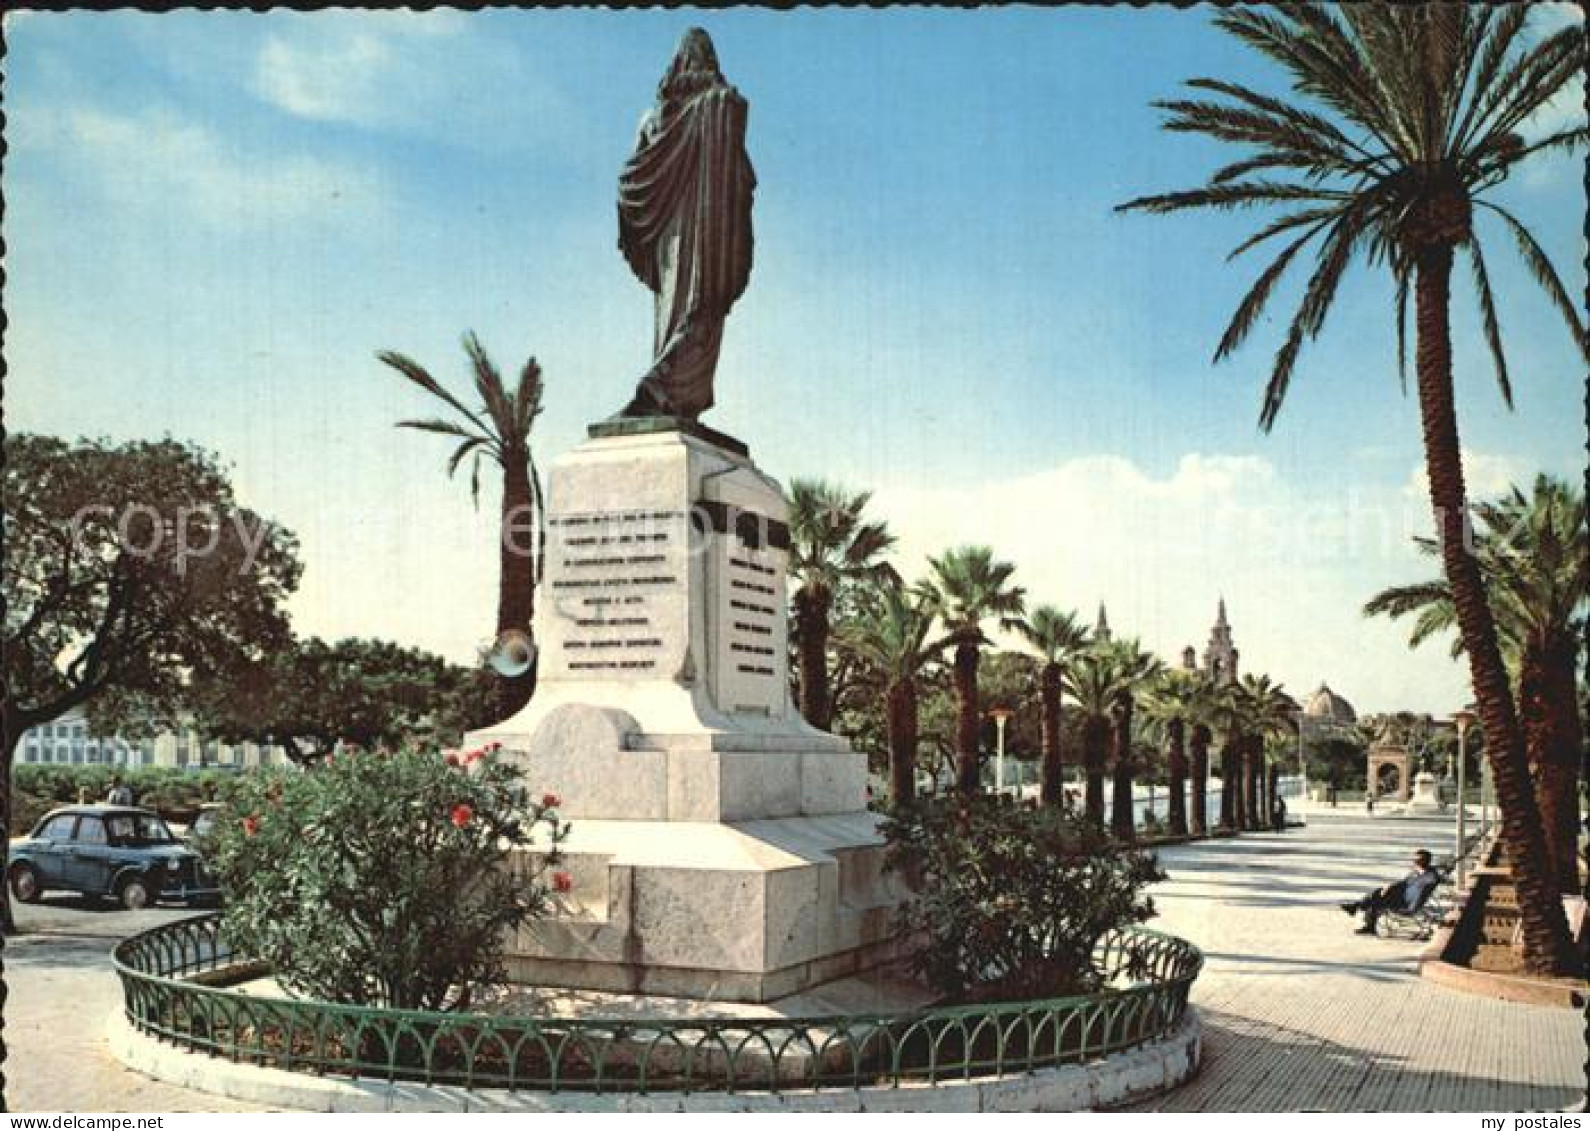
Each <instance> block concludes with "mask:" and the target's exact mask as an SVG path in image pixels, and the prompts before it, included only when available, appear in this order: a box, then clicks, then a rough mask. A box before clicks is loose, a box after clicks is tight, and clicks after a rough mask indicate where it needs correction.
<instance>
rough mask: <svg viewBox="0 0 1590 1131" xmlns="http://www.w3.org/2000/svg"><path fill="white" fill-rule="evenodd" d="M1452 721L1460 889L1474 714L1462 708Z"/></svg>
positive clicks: (1463, 868)
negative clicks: (1466, 772) (1454, 726)
mask: <svg viewBox="0 0 1590 1131" xmlns="http://www.w3.org/2000/svg"><path fill="white" fill-rule="evenodd" d="M1452 721H1453V722H1454V723H1456V724H1457V732H1458V755H1457V856H1456V860H1457V882H1458V887H1459V888H1462V886H1463V873H1464V872H1465V871H1466V869H1465V867H1464V847H1465V843H1464V842H1465V840H1466V837H1465V836H1464V834H1465V833H1466V832H1467V831H1468V830H1467V829H1466V828H1465V824H1466V820H1465V819H1466V818H1467V816H1468V806H1466V805H1464V804H1463V775H1464V769H1465V763H1467V761H1468V743H1467V738H1468V733H1469V725H1470V724H1471V723H1473V722H1474V712H1473V711H1470V710H1468V709H1467V708H1464V709H1463V710H1461V711H1458V712H1457V713H1455V714H1454V715H1453V716H1452Z"/></svg>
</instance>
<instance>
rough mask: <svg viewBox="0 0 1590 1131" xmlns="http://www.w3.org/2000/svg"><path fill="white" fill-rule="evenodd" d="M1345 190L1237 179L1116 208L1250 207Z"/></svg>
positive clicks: (1328, 196) (1340, 196) (1338, 197)
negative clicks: (1233, 182) (1236, 180)
mask: <svg viewBox="0 0 1590 1131" xmlns="http://www.w3.org/2000/svg"><path fill="white" fill-rule="evenodd" d="M1347 199H1348V194H1346V193H1344V192H1339V191H1336V190H1334V189H1324V188H1316V187H1312V186H1309V185H1295V184H1288V183H1286V182H1284V181H1268V180H1261V181H1239V182H1237V183H1235V184H1224V185H1208V186H1206V187H1204V188H1201V189H1189V190H1187V191H1185V192H1167V193H1160V194H1159V195H1156V196H1140V197H1138V198H1137V199H1136V200H1129V201H1127V202H1126V203H1125V204H1117V205H1116V206H1115V211H1117V212H1154V213H1164V212H1176V211H1179V210H1181V209H1183V208H1251V207H1255V206H1258V205H1264V204H1273V203H1275V202H1276V201H1285V200H1314V201H1318V200H1330V201H1344V200H1347Z"/></svg>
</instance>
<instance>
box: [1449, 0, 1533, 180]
mask: <svg viewBox="0 0 1590 1131" xmlns="http://www.w3.org/2000/svg"><path fill="white" fill-rule="evenodd" d="M1528 19H1529V5H1528V4H1509V5H1505V6H1503V8H1502V14H1501V16H1500V17H1499V18H1498V19H1497V21H1496V27H1495V29H1494V30H1493V31H1492V32H1491V35H1490V38H1489V39H1487V40H1486V41H1485V47H1484V50H1483V51H1481V52H1480V53H1479V66H1478V67H1477V68H1476V69H1475V71H1474V84H1473V86H1472V88H1471V92H1470V95H1469V101H1468V108H1467V109H1466V110H1465V111H1464V114H1463V117H1462V118H1461V119H1460V120H1459V122H1458V124H1457V127H1456V128H1455V129H1453V131H1452V136H1451V138H1450V139H1449V141H1448V143H1447V156H1448V157H1452V156H1455V155H1456V154H1457V153H1459V152H1460V151H1461V150H1462V148H1463V147H1464V146H1465V145H1466V144H1467V141H1468V134H1469V130H1470V129H1471V128H1472V127H1473V125H1474V119H1475V116H1476V115H1477V114H1478V113H1479V112H1480V110H1481V109H1482V108H1483V107H1484V105H1485V104H1486V101H1487V98H1488V96H1489V93H1490V91H1491V89H1492V87H1493V85H1494V84H1495V82H1496V76H1497V74H1498V73H1499V72H1500V71H1501V67H1502V64H1503V62H1505V61H1506V59H1507V53H1508V51H1509V50H1511V49H1512V46H1513V43H1514V42H1515V41H1516V40H1517V38H1518V34H1519V32H1521V31H1523V30H1524V23H1525V21H1527V20H1528Z"/></svg>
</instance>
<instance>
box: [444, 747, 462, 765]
mask: <svg viewBox="0 0 1590 1131" xmlns="http://www.w3.org/2000/svg"><path fill="white" fill-rule="evenodd" d="M442 761H444V762H446V763H447V764H448V765H449V766H457V765H460V764H461V763H460V762H459V760H458V751H456V750H449V751H448V752H447V753H446V754H444V755H442Z"/></svg>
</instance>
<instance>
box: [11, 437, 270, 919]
mask: <svg viewBox="0 0 1590 1131" xmlns="http://www.w3.org/2000/svg"><path fill="white" fill-rule="evenodd" d="M4 484H5V497H6V509H5V542H6V552H5V560H4V573H3V577H4V584H3V589H4V596H5V604H6V613H5V636H4V647H3V653H4V665H5V680H6V697H5V700H4V712H3V714H4V740H3V742H0V756H3V757H4V760H5V761H4V767H3V772H0V784H3V785H4V788H5V797H4V802H3V804H0V817H3V819H4V821H5V829H4V830H3V831H0V842H3V841H4V840H5V839H6V838H7V837H8V836H9V832H10V808H11V784H10V783H11V767H12V762H13V758H14V755H15V752H16V748H17V744H18V742H20V741H21V738H22V735H23V733H24V732H26V731H27V730H29V729H31V728H32V727H35V726H40V725H42V724H44V723H47V722H50V721H51V720H53V719H56V718H59V717H60V716H61V715H63V714H65V713H66V712H67V711H69V710H71V709H73V708H76V707H84V706H87V707H89V708H90V709H92V707H93V705H94V703H95V701H96V700H97V699H98V698H100V697H102V696H110V695H118V696H120V697H121V698H122V700H123V701H124V702H136V703H138V704H139V705H140V708H141V710H142V712H143V713H146V714H157V713H160V714H177V713H180V712H181V711H182V710H184V709H185V708H186V707H187V706H188V705H189V704H190V703H191V702H192V700H193V697H194V695H195V693H196V691H198V690H201V689H203V688H206V687H207V686H209V685H210V684H211V682H212V680H213V673H216V672H225V671H228V670H231V669H232V668H233V667H235V666H236V665H237V664H239V663H240V662H243V661H246V660H248V659H252V658H257V657H259V656H262V655H266V654H268V653H269V652H270V651H271V650H273V649H275V648H277V647H280V646H281V644H282V643H283V642H285V640H286V639H287V634H288V627H287V616H286V613H285V611H284V608H283V605H284V603H285V601H286V598H287V596H288V595H289V594H290V593H291V592H292V591H293V589H294V588H295V587H296V586H297V584H298V577H299V572H300V566H299V563H298V558H297V544H296V542H295V541H294V539H293V537H292V535H291V534H289V533H288V532H287V531H285V530H283V529H281V528H280V527H278V526H275V525H274V524H272V523H271V522H269V521H268V520H266V519H264V518H261V517H260V516H259V515H257V514H255V513H254V512H253V511H250V510H249V509H247V508H246V507H244V506H243V505H242V504H240V503H239V502H238V501H237V499H236V498H235V496H234V495H233V492H232V485H231V483H230V482H229V481H228V479H227V476H226V473H225V472H224V471H223V470H222V469H221V467H220V466H219V464H217V462H216V461H215V458H214V457H213V456H211V455H210V454H209V453H207V452H204V451H202V450H200V449H197V448H193V447H189V446H187V445H184V444H180V443H178V442H176V441H174V440H160V441H154V442H147V441H137V442H132V443H126V444H111V443H108V442H106V441H97V440H80V441H77V442H76V443H68V442H67V441H64V440H59V439H55V438H53V437H48V436H39V435H29V434H21V433H19V434H17V435H13V436H8V437H7V438H6V441H5V469H4ZM0 901H4V902H3V903H0V907H3V911H4V922H5V924H6V926H7V928H8V929H9V926H10V922H11V914H10V903H9V900H8V899H7V897H6V896H5V895H4V894H0Z"/></svg>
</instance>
